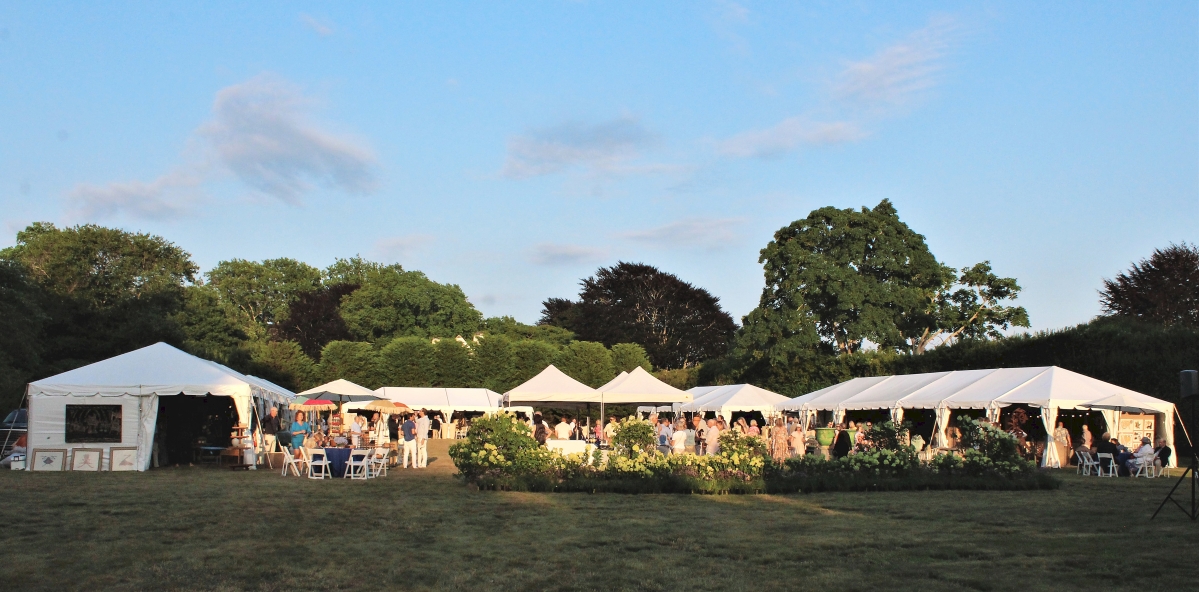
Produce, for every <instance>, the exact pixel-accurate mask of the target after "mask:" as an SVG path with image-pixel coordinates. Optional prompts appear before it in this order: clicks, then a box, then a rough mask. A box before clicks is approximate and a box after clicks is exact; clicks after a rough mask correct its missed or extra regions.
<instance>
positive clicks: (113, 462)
mask: <svg viewBox="0 0 1199 592" xmlns="http://www.w3.org/2000/svg"><path fill="white" fill-rule="evenodd" d="M109 451H110V454H111V458H109V460H108V470H110V471H136V470H137V447H136V446H131V447H128V448H109Z"/></svg>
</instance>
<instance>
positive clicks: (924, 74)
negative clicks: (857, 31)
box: [717, 17, 958, 158]
mask: <svg viewBox="0 0 1199 592" xmlns="http://www.w3.org/2000/svg"><path fill="white" fill-rule="evenodd" d="M957 32H958V26H957V22H956V21H955V20H953V19H952V18H949V17H934V18H932V19H930V20H929V23H928V25H926V26H925V27H923V28H921V29H919V30H917V31H915V32H913V33H912V34H911V35H909V36H908V37H907V38H906V39H904V40H903V41H900V42H898V43H894V44H892V45H890V46H888V47H885V48H883V49H882V50H880V51H878V52H877V53H875V54H874V55H873V56H871V57H869V58H867V59H865V60H861V61H856V62H849V63H848V64H847V65H846V67H845V68H844V69H843V70H842V71H841V73H840V74H838V75H837V76H836V77H835V79H834V80H832V81H830V83H829V86H830V88H831V93H830V97H829V99H830V102H829V103H828V104H826V105H825V106H824V107H822V108H821V109H819V110H809V111H808V113H809V115H800V116H793V117H788V118H786V119H784V120H782V121H780V122H779V123H777V124H775V125H773V126H770V127H768V128H765V129H758V130H750V131H746V132H742V133H740V134H737V135H735V136H733V137H731V138H727V139H725V140H722V141H720V142H718V143H717V149H718V151H719V152H720V153H721V154H723V155H725V156H730V157H735V158H771V157H776V156H780V155H782V154H786V153H788V152H791V151H793V150H796V149H798V148H801V147H804V146H828V145H832V144H840V143H844V142H854V141H857V140H861V139H863V138H865V137H867V136H869V135H870V134H869V132H867V131H866V130H865V129H864V128H865V127H866V125H867V123H868V122H870V121H873V120H875V119H877V118H878V117H879V116H882V115H888V114H894V112H895V111H896V110H897V109H898V108H901V107H905V106H908V105H910V104H912V103H914V102H915V101H916V99H917V98H919V97H920V95H922V94H923V93H924V92H925V91H927V90H928V89H931V88H932V87H934V86H935V85H936V84H937V82H938V80H939V79H938V74H939V73H940V72H941V70H942V69H943V61H944V57H945V55H946V54H947V53H948V51H949V49H950V47H951V46H952V44H953V42H954V40H955V37H956V35H957ZM830 110H831V111H833V112H846V113H848V115H847V116H845V117H840V118H837V119H838V120H834V121H817V120H816V118H814V117H812V116H811V115H810V113H813V112H816V111H819V112H827V111H830Z"/></svg>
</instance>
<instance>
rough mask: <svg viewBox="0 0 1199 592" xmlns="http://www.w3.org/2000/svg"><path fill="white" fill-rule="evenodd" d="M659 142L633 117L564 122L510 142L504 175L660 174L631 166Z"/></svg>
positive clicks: (517, 176)
mask: <svg viewBox="0 0 1199 592" xmlns="http://www.w3.org/2000/svg"><path fill="white" fill-rule="evenodd" d="M655 141H656V137H655V136H654V134H653V133H651V132H650V131H649V130H647V129H646V128H645V127H644V126H643V125H641V122H640V121H638V120H637V119H636V118H632V117H621V118H617V119H613V120H611V121H605V122H601V123H597V124H585V123H577V122H572V123H564V124H561V125H558V126H554V127H550V128H543V129H540V130H534V131H533V132H531V133H529V134H527V135H523V136H515V137H513V138H511V139H510V140H508V159H507V162H506V163H505V164H504V170H503V174H504V176H506V177H511V178H516V179H521V178H527V177H537V176H542V175H550V174H554V173H559V172H562V171H566V170H568V169H572V168H576V167H579V168H583V169H585V170H587V171H589V172H591V173H593V174H600V175H610V174H629V173H639V172H656V170H655V169H653V168H652V167H651V168H650V169H645V170H643V167H636V166H631V165H628V164H627V163H628V162H629V161H630V160H633V159H635V158H637V157H638V156H639V155H640V151H641V150H642V149H643V148H645V147H647V146H649V145H651V144H653V143H654V142H655Z"/></svg>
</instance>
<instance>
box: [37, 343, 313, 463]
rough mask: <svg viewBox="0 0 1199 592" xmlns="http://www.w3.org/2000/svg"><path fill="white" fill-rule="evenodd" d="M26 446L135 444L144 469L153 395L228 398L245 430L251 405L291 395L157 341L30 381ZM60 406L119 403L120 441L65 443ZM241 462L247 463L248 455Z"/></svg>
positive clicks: (251, 455)
mask: <svg viewBox="0 0 1199 592" xmlns="http://www.w3.org/2000/svg"><path fill="white" fill-rule="evenodd" d="M26 395H27V397H28V400H29V435H28V440H29V449H30V451H31V452H32V451H33V450H34V449H37V448H58V449H64V448H65V449H70V448H103V449H104V450H105V455H104V458H105V463H107V462H108V460H109V459H110V458H111V454H109V453H108V452H107V451H108V449H109V448H113V447H131V446H136V447H137V469H138V470H139V471H144V470H146V469H148V468H149V467H150V459H151V452H152V450H153V443H154V429H155V425H156V423H157V421H158V398H159V397H168V396H175V395H191V396H196V397H203V396H205V395H214V396H220V397H230V398H231V399H233V404H234V408H235V409H236V410H237V416H238V422H239V423H240V424H242V425H246V426H249V425H250V422H251V412H250V409H251V406H252V405H255V404H258V405H259V412H260V413H261V411H262V408H263V407H264V406H265V405H267V404H271V403H273V404H278V405H281V406H283V407H284V408H286V406H287V404H288V403H290V402H291V401H292V400H293V399H294V398H295V395H294V394H293V393H292V392H291V391H289V390H287V389H284V388H282V387H280V386H277V385H275V384H273V383H270V382H269V381H266V380H263V379H261V378H256V377H253V376H247V375H245V374H242V373H240V372H237V371H236V370H233V369H231V368H227V367H225V366H222V365H221V364H217V363H216V362H210V361H208V360H204V359H201V358H197V357H195V356H193V355H191V354H188V353H186V352H183V351H181V350H178V349H176V348H174V347H171V346H170V345H167V344H165V343H156V344H154V345H150V346H147V347H143V348H141V349H138V350H134V351H131V352H129V353H125V354H121V355H119V356H116V357H113V358H109V359H107V360H103V361H100V362H96V363H94V364H89V365H87V366H83V367H81V368H76V369H74V370H71V371H69V372H64V373H62V374H58V375H55V376H51V377H49V378H43V379H41V380H37V381H34V382H31V383H29V386H28V387H27V389H26ZM67 405H120V407H121V436H120V441H119V442H106V443H86V442H80V443H74V442H72V443H68V442H66V407H67ZM247 455H248V456H249V458H248V459H247V462H249V463H251V464H253V463H254V452H253V450H249V451H247Z"/></svg>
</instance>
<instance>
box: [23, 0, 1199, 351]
mask: <svg viewBox="0 0 1199 592" xmlns="http://www.w3.org/2000/svg"><path fill="white" fill-rule="evenodd" d="M198 4H199V3H194V2H192V3H168V2H155V3H145V4H111V5H106V6H103V7H98V6H96V5H95V4H93V3H86V4H85V3H79V4H63V3H54V2H44V1H43V2H6V3H4V4H2V5H0V113H3V114H4V116H3V117H0V224H2V225H3V226H2V227H0V231H2V232H0V245H9V244H12V242H13V240H14V238H15V236H14V235H15V233H16V231H17V230H19V229H20V228H22V227H24V225H26V224H28V223H29V222H31V221H34V220H48V221H52V222H55V223H57V224H60V225H66V224H74V223H81V222H95V223H99V224H104V225H109V226H119V227H122V228H126V229H130V230H140V231H147V232H153V233H156V234H161V235H163V236H166V237H168V238H169V239H170V240H172V241H174V242H176V243H178V244H179V245H181V246H183V247H184V248H186V249H187V250H188V251H189V252H191V253H192V255H193V257H194V259H195V260H196V262H197V263H199V264H200V265H201V266H202V267H203V268H205V269H207V268H209V267H211V266H212V265H214V264H215V263H216V262H218V261H221V260H223V259H229V258H234V257H241V258H247V259H255V260H259V259H265V258H273V257H283V256H288V257H294V258H297V259H300V260H303V261H307V262H309V263H311V264H313V265H317V266H322V267H323V266H325V265H328V264H329V263H331V262H332V261H333V259H334V258H336V257H345V256H351V255H354V254H361V255H363V256H364V257H368V258H372V259H376V260H383V261H388V262H400V263H402V264H403V265H404V266H405V267H407V268H409V269H419V270H421V271H424V272H426V273H427V274H428V275H429V276H430V277H431V278H433V279H435V280H437V281H441V282H450V283H456V284H459V285H460V286H462V288H463V290H465V292H466V293H467V295H468V296H469V297H470V298H471V300H472V301H473V302H474V303H475V304H476V305H477V306H478V307H479V308H480V309H481V310H482V311H483V312H484V313H485V314H487V315H489V316H490V315H503V314H507V315H512V316H515V317H516V318H517V319H519V320H522V321H525V322H534V321H535V320H536V318H537V316H538V312H539V310H540V302H541V301H542V300H543V299H545V298H547V297H551V296H558V297H570V296H574V295H575V294H576V293H577V282H578V281H579V279H580V278H582V277H585V276H587V275H590V274H591V273H592V272H593V271H594V270H595V269H596V268H597V267H598V266H600V265H607V264H612V263H615V262H616V261H618V260H626V261H641V262H645V263H649V264H653V265H657V266H659V267H660V268H662V269H664V270H667V271H670V272H673V273H676V274H678V275H679V276H680V277H682V278H683V279H685V280H687V281H690V282H693V283H695V284H697V285H699V286H702V287H705V288H707V289H709V290H711V291H712V292H713V293H714V294H716V295H717V296H719V297H720V298H721V299H722V301H723V302H724V304H725V306H726V307H727V308H728V310H729V311H730V312H731V313H732V314H733V315H734V316H736V317H738V318H739V317H740V316H741V315H743V314H745V313H747V312H748V311H749V310H750V309H751V308H753V307H754V306H755V305H756V303H757V299H758V296H759V294H760V291H761V288H762V275H761V266H760V265H759V264H758V263H757V257H758V251H759V250H760V249H761V248H762V247H763V246H764V245H765V244H766V243H767V242H768V241H769V240H770V238H771V235H772V234H773V232H774V231H775V230H777V229H778V228H780V227H782V226H785V225H786V224H788V223H790V222H791V221H793V220H795V219H797V218H801V217H803V216H805V215H806V214H807V213H808V212H809V211H811V210H812V209H815V208H818V207H822V206H825V205H834V206H838V207H859V206H863V205H867V206H873V205H875V204H877V203H878V201H879V200H881V199H884V198H887V199H890V200H892V201H893V202H894V203H895V204H896V206H897V207H898V208H899V212H900V215H901V217H902V218H903V219H904V220H905V221H906V222H907V223H908V224H909V225H911V226H912V227H913V228H914V229H916V230H917V231H918V232H920V233H922V234H923V235H924V236H925V237H926V238H927V240H928V243H929V244H930V246H931V248H932V250H933V252H934V253H935V254H936V255H937V257H938V258H939V259H941V260H942V261H944V262H945V263H947V264H950V265H954V266H957V267H962V266H966V265H970V264H973V263H975V262H978V261H981V260H990V261H991V262H992V264H993V265H994V268H995V270H996V272H997V273H1000V274H1001V275H1006V276H1012V277H1016V278H1017V279H1018V280H1019V281H1020V284H1021V285H1022V286H1023V287H1024V292H1023V293H1022V294H1021V297H1020V299H1019V303H1021V304H1023V305H1024V306H1026V307H1027V308H1028V310H1029V312H1030V315H1031V317H1032V322H1033V326H1034V328H1035V329H1048V328H1056V327H1062V326H1066V325H1071V324H1074V323H1079V322H1084V321H1086V320H1088V319H1090V318H1091V317H1092V316H1094V315H1095V314H1097V313H1098V311H1099V308H1098V303H1097V300H1098V297H1097V290H1098V289H1099V288H1100V286H1101V281H1102V278H1104V277H1112V276H1113V275H1115V274H1117V273H1119V272H1120V271H1121V270H1123V269H1126V268H1127V267H1128V265H1129V263H1130V262H1132V261H1134V260H1138V259H1141V258H1143V257H1146V256H1148V255H1149V254H1150V253H1151V251H1152V250H1153V249H1154V248H1156V247H1163V246H1166V245H1167V244H1169V243H1170V242H1179V241H1189V242H1199V230H1196V228H1199V219H1197V218H1199V215H1197V214H1199V212H1197V210H1199V208H1197V207H1196V206H1199V5H1197V4H1196V3H1194V2H1154V3H1147V2H1146V3H1114V2H1113V3H1095V2H1054V3H1031V2H1015V3H1005V2H961V3H958V2H932V3H921V2H911V3H902V4H900V3H884V2H876V3H865V2H824V3H820V2H814V3H802V4H801V3H761V4H759V3H755V2H739V3H734V2H705V1H693V2H677V3H671V2H657V3H645V2H604V1H590V2H520V3H498V2H486V3H484V2H479V3H469V4H468V3H452V4H451V3H420V4H417V3H404V4H400V3H379V4H376V5H356V6H348V7H347V6H343V5H340V4H336V5H335V4H328V3H321V4H316V3H313V4H305V3H268V2H256V3H250V5H249V6H248V7H245V6H236V5H234V4H232V3H222V4H215V5H210V6H198Z"/></svg>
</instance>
